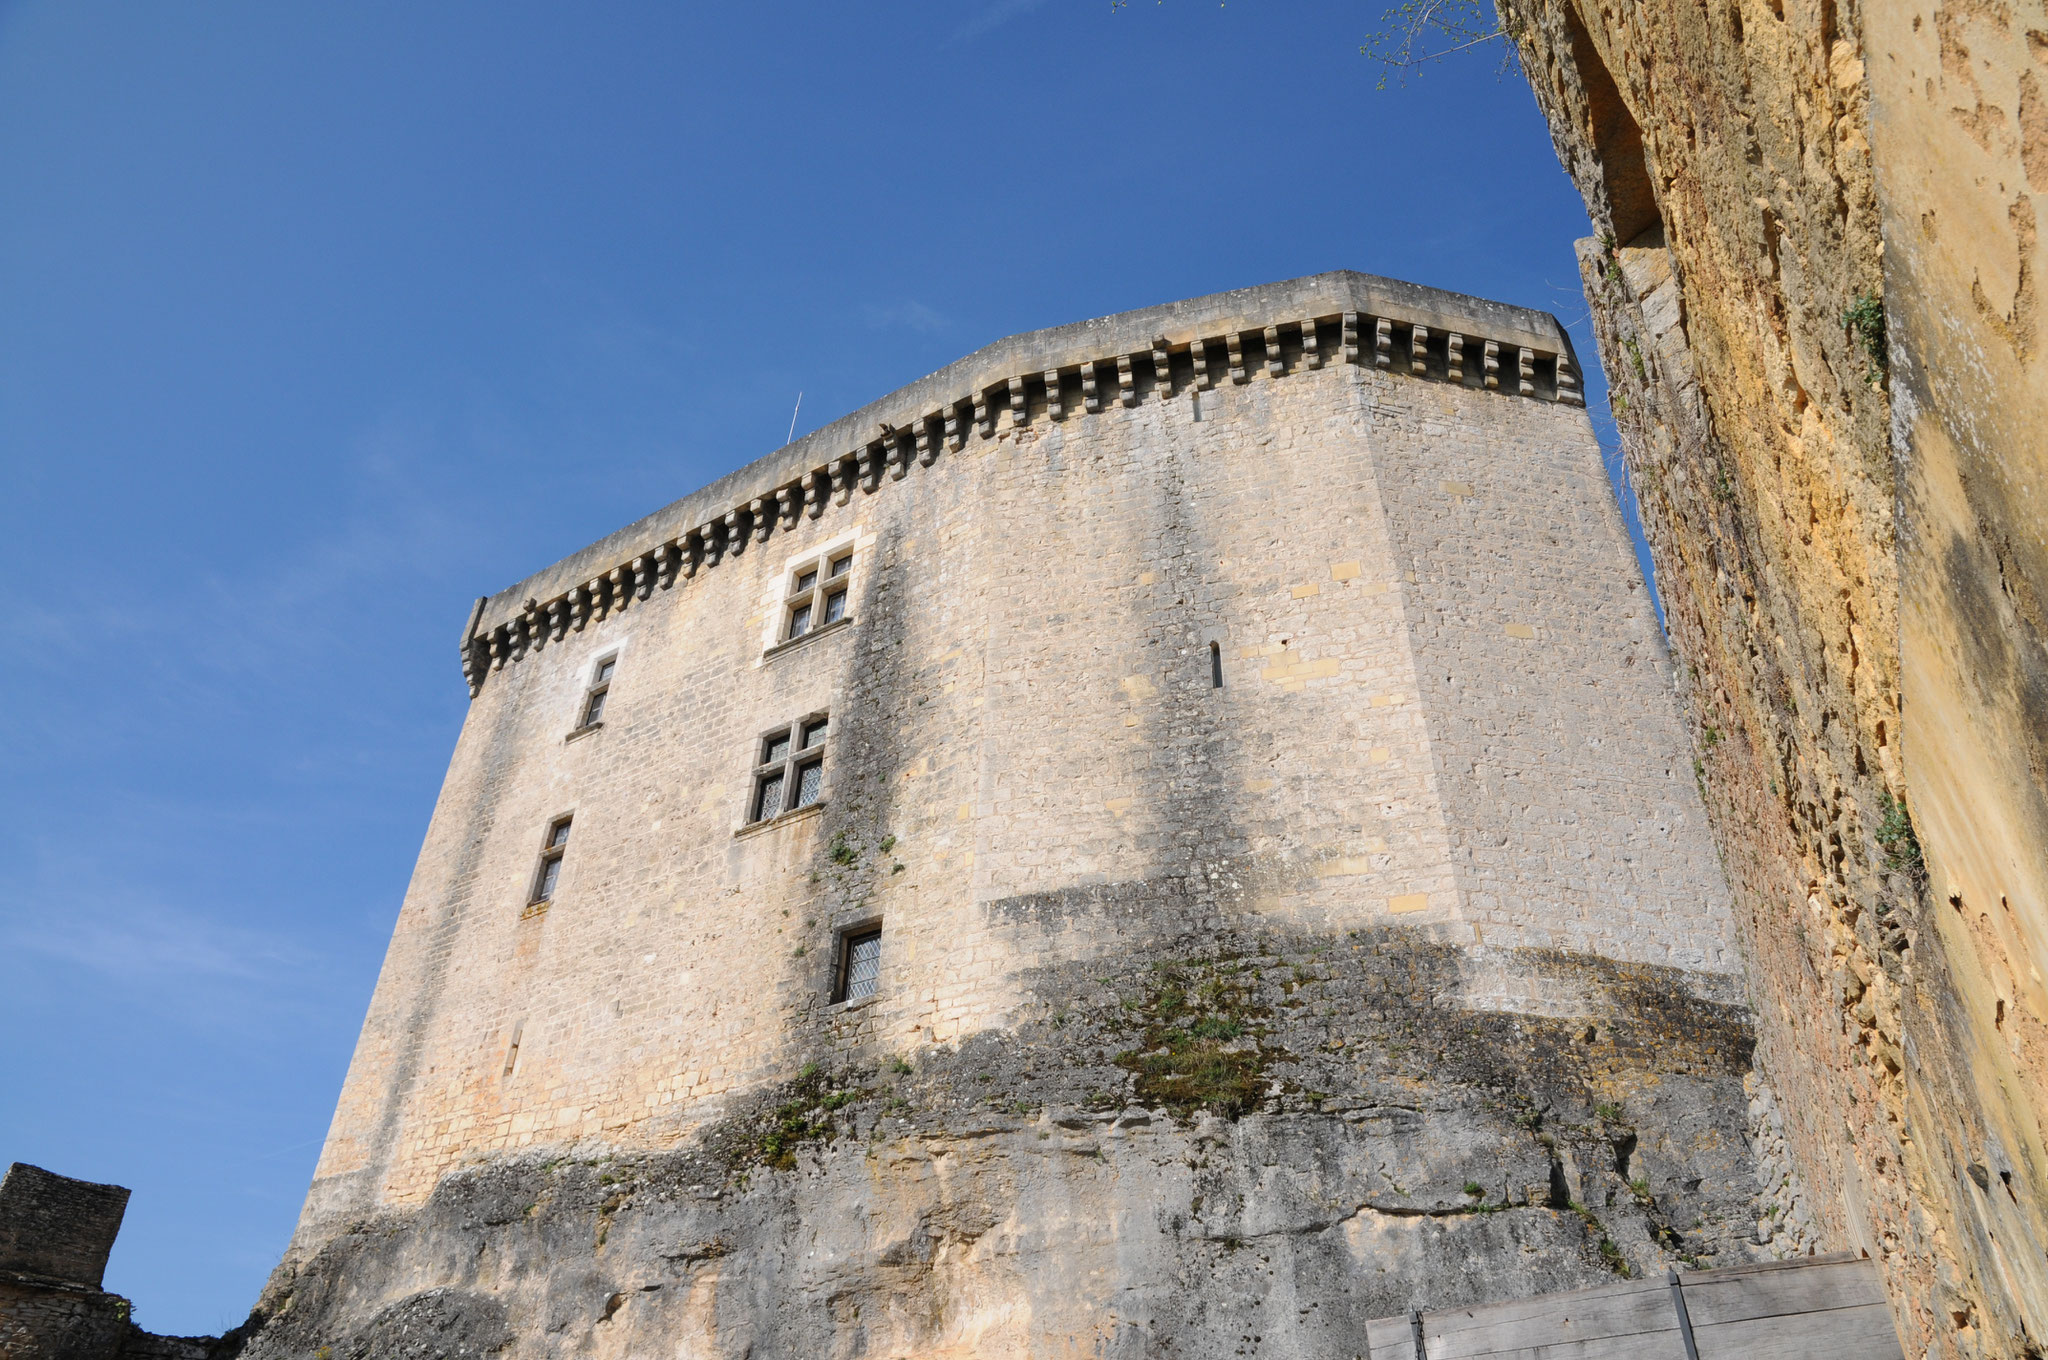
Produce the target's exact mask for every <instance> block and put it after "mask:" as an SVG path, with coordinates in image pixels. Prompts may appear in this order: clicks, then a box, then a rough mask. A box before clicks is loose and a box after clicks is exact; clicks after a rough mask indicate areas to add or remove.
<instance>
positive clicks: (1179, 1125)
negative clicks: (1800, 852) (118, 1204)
mask: <svg viewBox="0 0 2048 1360" xmlns="http://www.w3.org/2000/svg"><path fill="white" fill-rule="evenodd" d="M846 553H850V554H851V556H852V561H851V566H850V571H849V576H848V578H847V579H848V582H849V586H848V595H847V600H846V607H845V610H844V618H843V619H841V620H839V621H837V622H833V623H830V624H821V625H820V626H818V627H816V628H814V629H813V630H811V631H810V632H808V633H806V634H805V635H803V636H802V637H801V638H799V639H797V640H795V641H793V642H792V641H789V640H787V634H788V630H789V623H790V619H789V614H788V607H787V604H786V601H787V600H788V599H789V597H790V596H791V593H792V591H793V590H794V589H795V588H796V587H797V586H798V585H799V584H801V583H802V580H801V578H802V574H803V573H804V572H807V571H809V570H811V568H812V566H813V565H814V564H817V563H819V562H821V561H823V562H825V563H828V564H829V563H830V562H831V561H833V560H834V559H835V558H837V557H839V556H843V555H844V554H846ZM816 617H818V618H820V619H822V618H823V617H824V615H823V614H822V613H821V614H819V615H817V616H816ZM461 651H462V662H463V669H464V674H465V676H466V678H467V680H468V682H469V684H470V687H471V691H472V695H473V698H472V703H471V707H470V710H469V715H468V718H467V721H466V722H465V724H464V726H463V730H462V735H461V738H460V741H459V742H458V744H457V747H456V751H455V755H454V759H453V761H452V763H451V765H450V768H449V772H448V776H447V782H446V784H445V785H444V787H443V789H442V792H441V797H440V801H439V804H438V805H437V807H436V810H435V813H434V817H433V821H432V823H431V825H430V827H429V829H428V832H427V837H426V843H425V846H424V848H423V849H422V851H421V854H420V859H419V865H418V868H417V870H416V871H415V873H414V876H413V880H412V884H411V887H410V889H409V890H408V892H407V895H406V898H405V903H404V906H403V909H402V911H401V913H400V916H399V920H398V925H397V930H396V933H395V936H394V938H393V941H392V944H391V949H390V952H389V955H388V956H387V958H386V960H385V964H384V968H383V972H382V975H381V976H380V978H379V980H378V983H377V989H376V994H375V997H374V999H373V1001H372V1003H371V1006H370V1012H369V1016H368V1019H367V1020H366V1022H365V1024H364V1027H363V1033H362V1037H361V1040H360V1042H359V1044H358V1047H357V1049H356V1054H355V1058H354V1061H353V1063H352V1064H351V1066H350V1069H349V1073H348V1078H347V1082H346V1085H345V1087H344V1090H343V1092H342V1096H341V1100H340V1104H339V1107H338V1109H337V1111H336V1113H335V1116H334V1122H333V1125H332V1128H331V1130H330V1132H329V1134H328V1138H327V1143H326V1147H325V1149H324V1151H323V1153H322V1156H321V1159H320V1162H319V1167H318V1170H317V1172H316V1173H315V1176H314V1181H313V1185H312V1189H311V1193H310V1194H309V1196H308V1199H307V1203H306V1207H305V1211H304V1216H303V1218H302V1220H301V1223H300V1227H299V1230H298V1233H297V1236H296V1238H295V1240H294V1242H293V1245H292V1248H291V1250H290V1252H289V1254H288V1255H287V1258H286V1260H285V1262H284V1263H283V1264H282V1265H281V1266H280V1267H279V1269H278V1271H277V1273H276V1274H275V1276H274V1277H273V1279H272V1281H271V1284H270V1286H269V1288H268V1289H267V1291H266V1294H265V1298H264V1301H263V1303H262V1304H261V1305H260V1307H259V1316H260V1318H261V1319H262V1324H263V1325H262V1327H261V1329H260V1330H259V1332H258V1333H257V1336H256V1339H255V1340H254V1341H253V1342H252V1344H251V1350H250V1354H255V1355H261V1354H279V1355H283V1354H311V1353H313V1352H314V1351H315V1350H316V1349H317V1348H318V1347H320V1346H329V1347H332V1348H333V1353H335V1354H342V1353H356V1352H355V1351H346V1352H345V1351H344V1349H343V1348H344V1345H354V1346H357V1347H358V1348H360V1347H365V1346H367V1347H369V1349H370V1350H371V1351H378V1350H379V1348H380V1346H381V1347H385V1348H389V1347H392V1346H397V1345H399V1342H400V1339H401V1338H408V1339H409V1340H407V1341H406V1344H415V1343H418V1342H419V1339H420V1338H432V1339H433V1340H432V1344H433V1345H435V1346H438V1347H440V1348H441V1349H442V1350H444V1351H446V1352H448V1353H456V1352H459V1351H461V1349H462V1348H463V1347H465V1346H468V1347H472V1348H475V1349H493V1348H495V1349H498V1350H501V1351H502V1352H503V1353H505V1354H511V1355H542V1354H550V1355H552V1354H592V1355H619V1356H626V1355H635V1356H637V1355H652V1354H662V1355H688V1356H696V1355H705V1356H711V1355H717V1356H726V1355H731V1356H740V1355H748V1354H752V1355H755V1356H762V1355H817V1356H855V1355H869V1354H871V1355H890V1356H899V1355H900V1356H912V1355H916V1356H939V1355H946V1356H953V1355H959V1356H965V1355H976V1356H1006V1355H1019V1356H1021V1355H1027V1354H1028V1355H1034V1356H1039V1355H1043V1356H1069V1355H1072V1356H1081V1355H1088V1356H1101V1355H1114V1356H1125V1355H1128V1356H1138V1355H1153V1354H1161V1355H1164V1354H1172V1355H1176V1356H1209V1355H1215V1356H1224V1355H1232V1356H1235V1355H1248V1354H1272V1355H1281V1356H1297V1355H1298V1356H1350V1355H1353V1354H1355V1353H1356V1351H1357V1349H1358V1344H1357V1337H1358V1325H1359V1324H1360V1323H1361V1322H1362V1320H1363V1319H1365V1318H1366V1317H1368V1316H1378V1315H1385V1314H1389V1313H1394V1312H1398V1311H1400V1310H1403V1309H1406V1308H1408V1307H1411V1306H1424V1307H1444V1306H1448V1305H1452V1304H1458V1303H1464V1302H1480V1301H1486V1300H1493V1299H1501V1298H1511V1297H1517V1296H1521V1295H1526V1294H1533V1293H1537V1292H1542V1291H1545V1290H1553V1289H1561V1288H1572V1287H1577V1286H1580V1285H1586V1284H1593V1283H1598V1282H1600V1281H1601V1280H1604V1279H1612V1278H1613V1273H1614V1272H1616V1271H1622V1272H1627V1271H1634V1272H1637V1273H1641V1272H1644V1271H1655V1270H1661V1269H1662V1268H1663V1266H1664V1265H1665V1264H1666V1263H1668V1262H1672V1261H1676V1260H1679V1259H1689V1260H1697V1261H1703V1262H1710V1263H1713V1264H1721V1265H1727V1264H1735V1263H1738V1262H1740V1261H1743V1260H1747V1259H1750V1257H1751V1256H1754V1255H1758V1254H1761V1253H1762V1252H1763V1251H1764V1250H1765V1249H1764V1248H1762V1247H1760V1246H1759V1245H1758V1244H1757V1242H1756V1239H1757V1238H1758V1237H1763V1238H1765V1239H1766V1240H1768V1238H1769V1236H1770V1232H1769V1230H1768V1229H1764V1230H1761V1231H1760V1230H1759V1228H1758V1224H1757V1219H1758V1217H1759V1210H1758V1198H1759V1192H1758V1171H1757V1168H1756V1166H1755V1164H1754V1162H1753V1160H1752V1157H1751V1152H1750V1147H1751V1142H1752V1130H1751V1128H1750V1127H1749V1125H1750V1121H1751V1115H1750V1111H1751V1110H1752V1109H1754V1108H1760V1107H1763V1106H1764V1105H1766V1104H1767V1099H1766V1098H1759V1100H1758V1101H1757V1102H1755V1103H1754V1104H1753V1103H1752V1101H1751V1099H1750V1094H1749V1093H1746V1092H1745V1089H1744V1083H1745V1079H1746V1078H1748V1077H1749V1075H1750V1073H1749V1066H1750V1050H1751V1028H1750V1022H1749V1018H1748V1012H1747V1010H1746V1008H1745V1004H1744V1002H1743V999H1742V990H1741V978H1740V974H1739V966H1738V964H1737V962H1736V959H1735V956H1734V954H1733V953H1732V951H1731V948H1730V932H1731V927H1730V920H1729V907H1728V896H1727V890H1726V887H1725V884H1724V881H1723V878H1722V875H1721V871H1720V868H1719V865H1718V863H1717V861H1716V859H1715V855H1714V851H1713V849H1712V846H1711V844H1710V842H1709V840H1708V838H1707V836H1706V834H1705V827H1704V821H1703V815H1702V811H1701V804H1700V798H1699V792H1698V790H1697V787H1696V784H1695V768H1694V764H1693V759H1692V756H1691V754H1690V751H1689V749H1688V747H1687V745H1686V741H1685V738H1684V735H1683V733H1682V731H1681V728H1680V726H1679V723H1678V719H1677V716H1676V709H1675V707H1674V702H1673V698H1672V694H1671V685H1672V678H1671V675H1670V670H1669V663H1668V660H1667V657H1666V654H1665V651H1664V648H1663V645H1662V641H1661V636H1660V633H1659V629H1658V625H1657V620H1656V616H1655V613H1654V610H1653V607H1652V604H1651V601H1650V599H1649V596H1648V594H1647V592H1646V591H1645V589H1644V585H1643V582H1642V579H1641V577H1640V575H1639V573H1638V570H1637V568H1636V565H1635V562H1634V559H1633V557H1632V555H1631V552H1630V548H1629V543H1628V540H1627V537H1626V534H1625V532H1624V529H1623V526H1622V523H1621V520H1620V517H1619V514H1618V512H1617V510H1616V507H1615V505H1614V501H1613V498H1612V495H1611V493H1610V491H1609V489H1608V484H1607V480H1606V477H1605V475H1604V472H1603V468H1602V464H1601V459H1600V452H1599V448H1598V446H1597V444H1596V442H1595V439H1594V436H1593V431H1592V429H1591V426H1590V424H1589V423H1588V420H1587V417H1586V413H1585V411H1584V409H1583V401H1582V399H1581V397H1580V395H1579V384H1578V379H1577V374H1576V371H1575V369H1574V366H1573V360H1572V357H1571V349H1570V345H1569V342H1568V341H1567V339H1566V338H1565V336H1564V334H1563V332H1562V331H1561V329H1560V328H1559V327H1558V325H1557V323H1556V322H1555V321H1554V320H1553V319H1552V318H1551V317H1549V316H1547V315H1543V314H1539V313H1533V312H1528V311H1524V310H1521V309H1518V308H1513V307H1507V306H1503V305H1500V304H1496V303H1489V302H1483V301H1479V300H1476V299H1472V298H1467V297H1462V296H1457V295H1454V294H1448V293H1442V292H1437V291H1434V290H1430V289H1425V288H1419V287H1414V286H1411V285H1407V284H1401V283H1397V282H1393V281H1389V280H1384V279H1377V278H1371V277H1367V276H1363V275H1357V274H1349V273H1337V274H1326V275H1321V276H1318V277H1314V278H1309V279H1303V280H1297V281H1295V282H1291V283H1285V284H1275V285H1271V286H1267V287H1261V288H1253V289H1247V290H1243V291H1239V292H1233V293H1225V294H1219V295H1216V296H1213V297H1208V298H1202V299H1197V300H1195V301H1191V302H1184V303H1177V304H1174V305H1171V306H1165V307H1157V308H1152V309H1148V310H1144V311H1138V312H1131V313H1126V314H1123V315H1119V316H1113V317H1108V318H1104V319H1102V320H1097V321H1091V322H1086V323H1082V324H1078V325H1072V326H1066V327H1060V328H1057V329H1053V330H1048V331H1041V332H1037V333H1033V334H1029V335H1022V336H1017V337H1013V338H1011V339H1008V340H1004V341H1001V342H999V343H997V344H994V345H991V346H989V347H987V348H986V349H983V350H981V351H979V352H977V353H975V354H973V355H971V356H969V357H968V358H966V359H963V360H961V361H959V362H958V363H955V364H953V365H952V366H950V367H948V368H946V369H943V370H941V371H940V372H938V373H936V374H934V375H932V376H931V377H929V378H926V379H924V380H922V381H920V382H918V383H915V384H913V385H911V386H909V387H907V388H904V389H903V390H901V391H899V392H896V393H894V394H892V395H890V396H888V397H886V398H884V399H882V400H880V401H878V402H875V403H873V404H872V405H870V406H868V407H865V408H863V409H862V410H860V411H857V412H855V413H854V414H852V415H850V416H847V417H846V418H844V419H841V420H839V421H836V422H835V423H833V424H831V425H828V426H826V427H824V428H823V429H820V430H818V431H817V432H816V433H814V434H811V435H808V436H806V437H805V438H803V439H801V440H799V441H797V442H796V443H794V444H792V445H790V446H788V447H786V448H784V449H781V450H779V451H777V452H775V453H773V454H770V455H769V456H767V457H765V458H762V459H760V460H758V461H756V462H754V463H752V464H750V465H749V466H747V467H745V468H743V469H741V470H740V471H738V472H735V473H733V474H732V475H730V476H728V477H726V478H724V479H723V480H721V481H719V482H717V483H715V484H713V485H712V486H710V487H707V488H705V489H704V490H702V491H700V492H698V493H696V494H695V495H692V496H689V497H686V498H685V499H683V500H681V501H678V502H676V503H675V504H673V505H671V506H669V507H668V508H666V509H664V510H661V511H659V512H657V513H655V514H654V515H651V516H649V517H648V518H646V519H644V520H642V521H640V522H639V523H636V524H634V525H631V526H629V527H628V528H625V529H623V530H621V531H619V532H618V533H616V534H614V535H612V536H611V537H609V538H607V539H605V540H603V541H602V542H599V543H597V544H595V545H593V546H591V547H590V548H588V549H586V550H584V551H583V552H581V553H579V554H577V555H575V556H574V557H572V558H570V559H568V560H566V561H564V562H561V563H558V564H557V565H555V566H553V567H550V568H547V569H546V570H544V571H542V572H540V573H538V574H537V575H535V576H533V577H532V578H530V579H528V580H526V581H524V582H522V583H520V584H519V585H516V586H514V587H512V588H510V589H508V590H505V591H502V592H500V593H499V594H497V595H495V596H492V597H490V598H488V599H484V600H480V601H478V603H477V605H476V607H475V609H474V610H473V611H472V614H471V617H470V620H469V623H468V625H467V627H466V628H465V629H464V632H463V635H462V642H461ZM607 661H608V662H610V663H611V667H610V669H609V671H603V670H601V666H602V664H603V663H605V662H607ZM606 677H608V681H607V682H608V684H609V689H608V691H607V692H606V694H605V698H604V703H603V708H602V714H601V722H600V723H598V724H596V725H591V724H587V723H585V722H584V718H585V717H586V715H587V713H588V695H589V693H590V691H591V689H592V688H593V686H594V685H596V684H597V683H599V681H600V679H601V678H606ZM819 718H822V719H824V720H825V722H826V724H827V726H826V732H825V735H824V736H823V738H822V746H821V749H822V752H823V770H822V782H821V783H820V784H818V785H816V792H817V794H818V797H817V800H816V801H815V802H813V803H810V804H809V805H807V806H802V807H799V808H796V809H794V810H791V811H786V812H782V813H780V814H779V815H775V816H773V817H771V818H769V819H768V820H766V821H756V820H755V815H756V813H757V812H758V811H759V808H758V807H757V800H758V797H759V793H758V786H757V775H756V767H757V765H758V764H759V763H760V762H761V761H762V760H763V758H764V755H766V754H768V752H767V751H766V748H765V746H764V743H765V742H766V741H767V739H768V738H769V737H770V735H771V734H773V733H775V732H776V731H778V730H779V729H786V728H788V727H790V726H791V725H792V724H793V723H794V724H802V723H804V722H806V721H809V720H815V719H819ZM791 801H794V800H791V799H788V798H787V797H786V796H785V799H784V801H783V802H781V803H778V805H777V806H778V807H786V806H788V805H789V803H790V802H791ZM564 818H567V819H570V820H569V832H568V837H567V841H566V845H565V846H564V847H563V851H564V852H563V854H562V856H561V859H560V866H559V869H558V870H557V871H555V872H554V874H553V875H552V879H553V881H552V891H551V893H550V894H549V895H548V899H547V900H546V901H537V900H536V897H537V896H538V895H539V888H540V883H541V877H542V875H543V873H544V872H545V870H544V867H543V866H544V859H545V857H546V852H547V843H548V841H549V840H550V838H551V836H552V834H553V828H555V827H557V826H558V825H560V824H561V822H562V819H564ZM877 927H878V928H879V929H880V931H881V944H880V963H879V971H878V973H877V975H876V978H877V982H876V986H875V989H874V991H873V994H872V995H871V996H866V997H859V998H856V999H854V1000H851V1001H842V1000H837V999H835V998H836V997H837V996H838V995H839V991H840V989H841V987H842V982H841V971H842V967H843V957H842V956H843V954H844V953H845V948H846V941H847V940H848V938H849V936H850V934H857V933H859V932H863V931H866V930H871V929H874V928H877ZM422 1353H424V1352H422Z"/></svg>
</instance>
